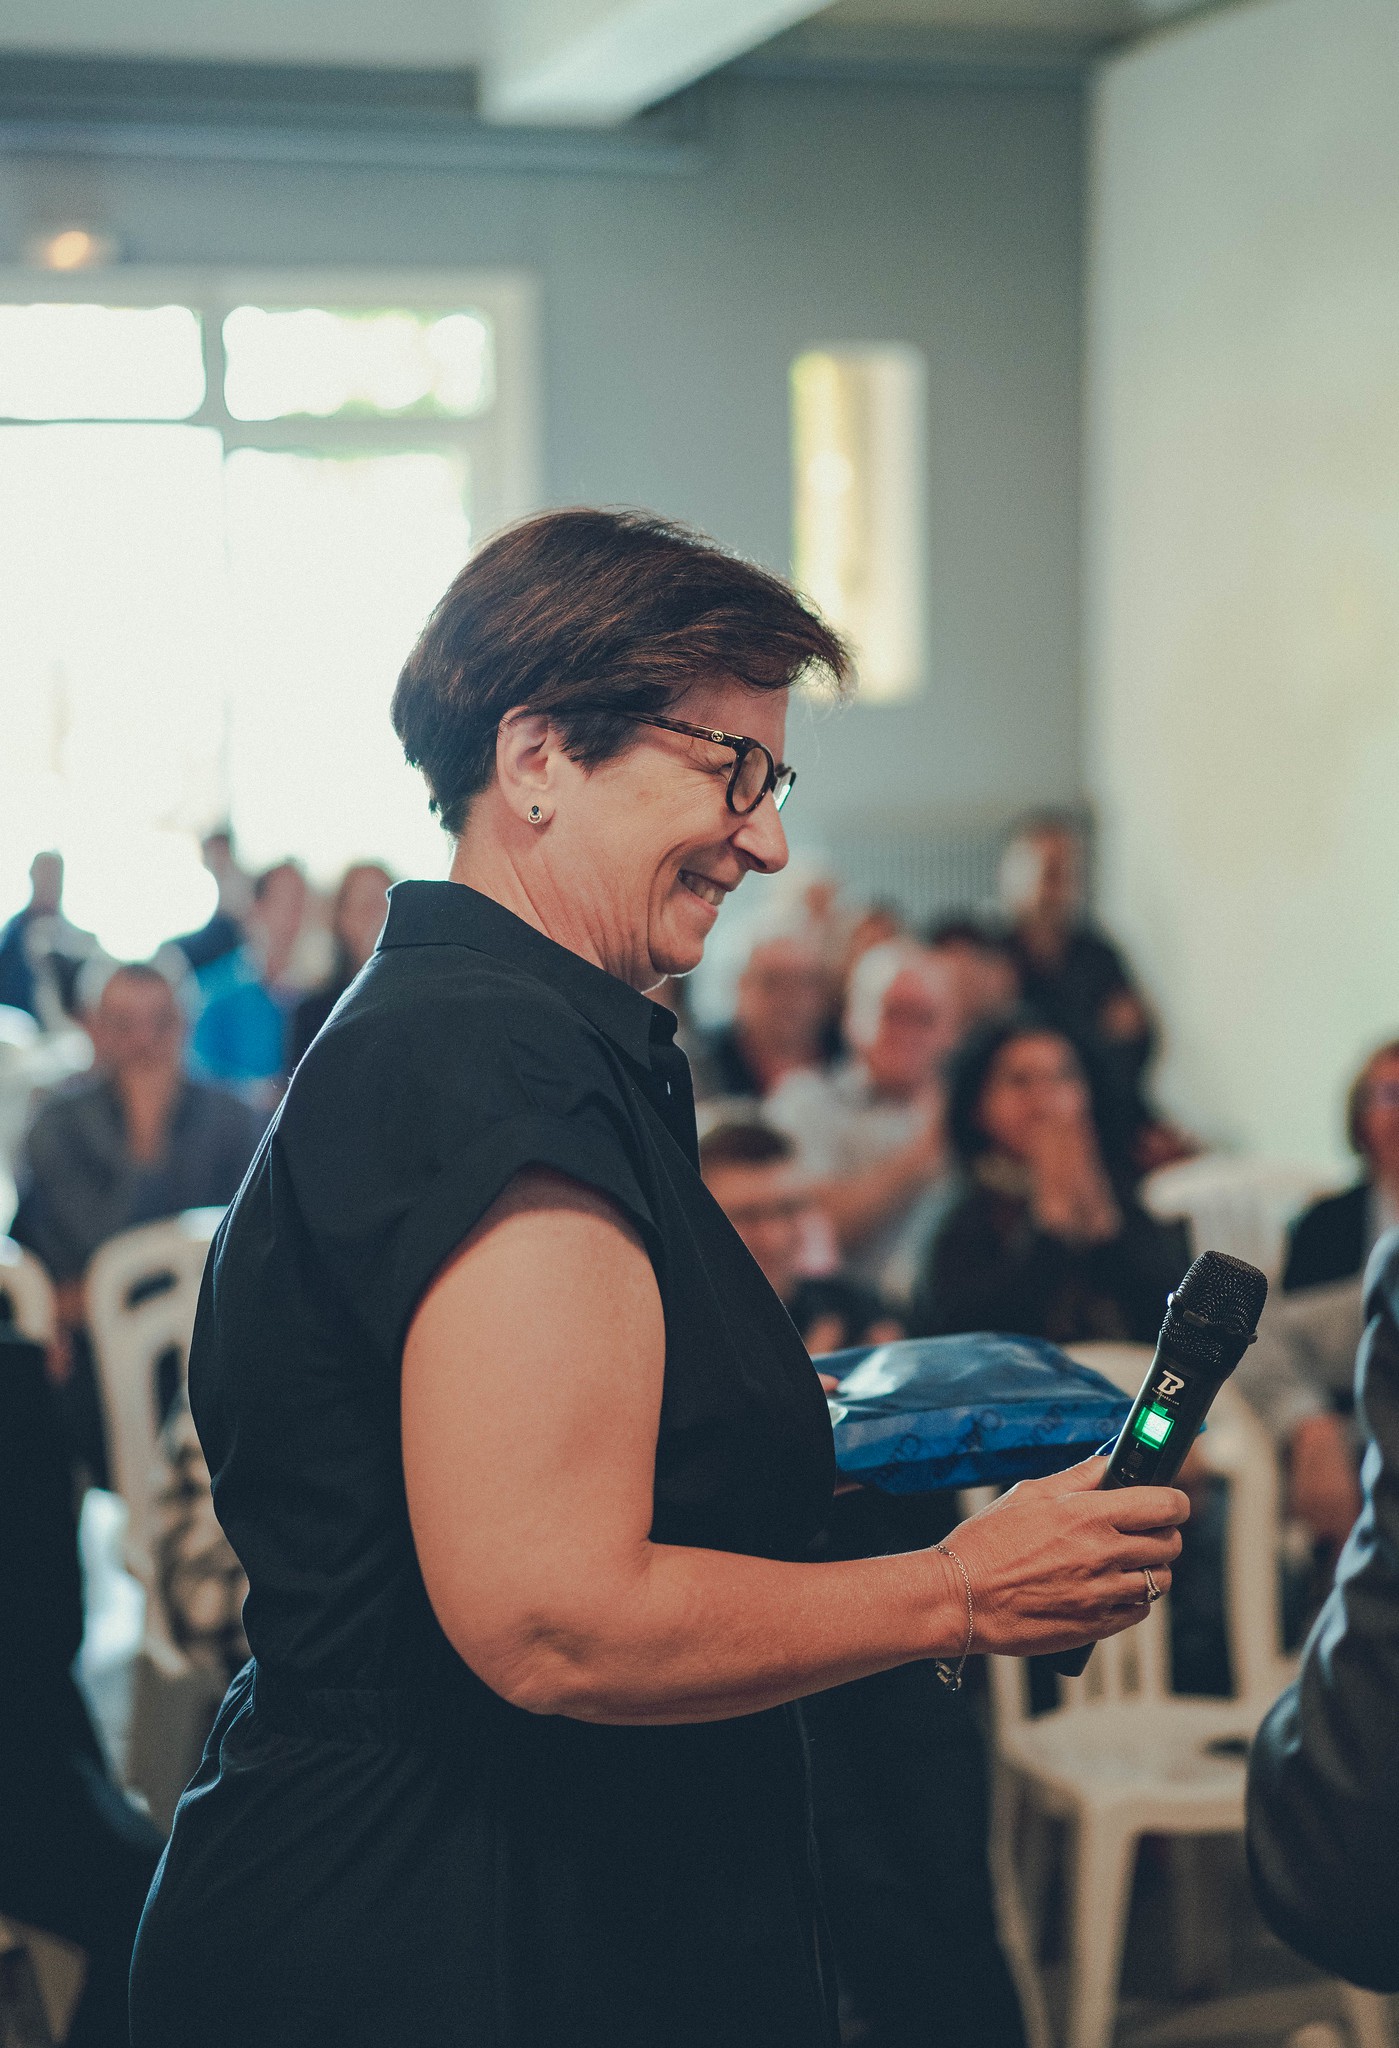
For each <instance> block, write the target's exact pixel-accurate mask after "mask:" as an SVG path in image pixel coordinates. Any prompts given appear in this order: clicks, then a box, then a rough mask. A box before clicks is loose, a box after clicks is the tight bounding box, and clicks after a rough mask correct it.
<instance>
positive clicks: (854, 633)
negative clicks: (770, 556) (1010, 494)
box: [791, 347, 927, 703]
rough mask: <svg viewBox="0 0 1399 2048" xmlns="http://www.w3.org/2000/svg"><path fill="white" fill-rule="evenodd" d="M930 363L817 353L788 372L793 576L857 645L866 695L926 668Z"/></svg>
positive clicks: (910, 682)
mask: <svg viewBox="0 0 1399 2048" xmlns="http://www.w3.org/2000/svg"><path fill="white" fill-rule="evenodd" d="M925 386H926V365H925V363H924V360H923V357H922V356H921V355H920V354H918V352H917V351H916V350H914V349H910V348H899V347H877V348H876V347H862V348H842V349H813V350H811V351H809V352H808V353H807V354H805V355H802V356H799V357H798V358H797V360H796V362H795V363H794V364H793V365H792V376H791V405H792V496H793V549H792V553H793V574H794V577H795V580H796V582H797V584H798V585H799V587H800V588H801V589H802V590H804V591H805V592H806V594H807V595H808V596H809V597H810V598H811V599H812V600H813V601H814V602H815V603H816V604H817V605H818V606H819V608H820V609H821V611H822V612H824V614H825V616H826V617H827V618H828V619H829V620H830V622H831V624H832V625H834V626H836V627H837V628H838V629H839V630H840V631H841V632H842V633H843V634H845V636H846V637H847V639H848V640H849V641H850V643H851V645H852V647H853V649H854V652H855V660H856V668H857V672H858V677H859V684H860V695H861V697H862V699H863V700H864V701H865V702H874V703H891V702H895V701H897V700H899V699H902V698H906V697H911V696H913V695H915V694H916V693H917V691H918V690H919V689H920V688H921V687H922V684H923V678H924V668H925V648H924V638H925V627H924V581H925V576H926V553H927V540H926V514H925V509H924V500H925V482H924V480H925V469H926V462H927V450H926V396H925Z"/></svg>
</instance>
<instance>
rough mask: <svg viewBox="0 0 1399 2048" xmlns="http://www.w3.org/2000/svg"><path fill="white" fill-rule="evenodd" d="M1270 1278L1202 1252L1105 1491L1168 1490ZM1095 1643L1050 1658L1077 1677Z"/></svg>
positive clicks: (1176, 1298)
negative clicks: (1128, 1487) (1148, 1487)
mask: <svg viewBox="0 0 1399 2048" xmlns="http://www.w3.org/2000/svg"><path fill="white" fill-rule="evenodd" d="M1267 1298H1268V1281H1267V1276H1266V1275H1265V1274H1263V1273H1260V1272H1259V1270H1258V1268H1257V1267H1256V1266H1250V1265H1248V1264H1247V1263H1246V1262H1245V1261H1244V1260H1243V1259H1233V1258H1230V1257H1229V1255H1228V1253H1227V1252H1201V1254H1200V1256H1199V1258H1198V1259H1196V1261H1195V1263H1194V1265H1193V1266H1192V1267H1191V1268H1190V1271H1189V1272H1188V1273H1187V1274H1186V1276H1185V1278H1184V1279H1183V1280H1182V1281H1181V1283H1180V1285H1179V1287H1177V1289H1176V1291H1175V1293H1174V1294H1172V1295H1171V1296H1170V1297H1169V1298H1168V1300H1167V1302H1166V1318H1165V1321H1164V1322H1163V1323H1162V1325H1161V1334H1160V1336H1159V1337H1158V1338H1157V1340H1156V1356H1155V1357H1154V1358H1153V1359H1152V1361H1151V1370H1150V1371H1149V1372H1148V1374H1147V1376H1146V1378H1145V1379H1144V1380H1143V1382H1142V1388H1141V1392H1140V1393H1139V1394H1138V1395H1137V1398H1136V1400H1135V1401H1134V1402H1133V1403H1132V1409H1131V1413H1130V1414H1129V1415H1128V1417H1127V1420H1126V1421H1125V1422H1124V1423H1123V1425H1122V1432H1121V1434H1120V1436H1119V1437H1118V1439H1117V1442H1116V1443H1115V1444H1114V1446H1113V1449H1112V1456H1111V1457H1110V1459H1109V1460H1108V1469H1107V1471H1106V1472H1105V1473H1104V1475H1103V1480H1102V1484H1103V1485H1104V1486H1105V1487H1114V1488H1115V1487H1119V1486H1169V1485H1170V1484H1171V1481H1172V1480H1173V1479H1174V1478H1175V1476H1176V1474H1177V1472H1179V1470H1180V1468H1181V1466H1182V1465H1183V1464H1184V1463H1185V1458H1186V1453H1187V1452H1188V1451H1189V1449H1190V1446H1191V1444H1193V1443H1194V1441H1195V1438H1196V1436H1197V1435H1198V1434H1199V1430H1200V1425H1201V1424H1202V1423H1203V1421H1204V1419H1205V1416H1206V1415H1207V1414H1208V1413H1209V1408H1210V1404H1211V1402H1212V1401H1213V1400H1214V1397H1215V1395H1216V1394H1217V1393H1218V1392H1219V1390H1220V1388H1221V1387H1222V1386H1223V1385H1224V1382H1225V1381H1226V1380H1227V1379H1228V1377H1229V1375H1230V1373H1231V1372H1232V1371H1233V1370H1234V1367H1235V1366H1236V1365H1237V1364H1238V1362H1239V1360H1240V1359H1241V1358H1242V1357H1243V1355H1244V1353H1245V1351H1247V1349H1248V1347H1249V1345H1250V1344H1252V1342H1253V1341H1254V1336H1255V1333H1256V1331H1257V1328H1258V1318H1259V1317H1260V1316H1261V1315H1262V1313H1263V1304H1264V1302H1265V1301H1266V1300H1267ZM1092 1650H1093V1645H1092V1644H1091V1643H1089V1644H1087V1645H1085V1647H1084V1648H1083V1649H1081V1650H1065V1651H1063V1652H1061V1653H1060V1654H1059V1655H1058V1656H1056V1657H1051V1658H1050V1660H1049V1661H1050V1664H1051V1665H1052V1667H1053V1669H1054V1670H1055V1671H1057V1672H1058V1673H1059V1674H1060V1676H1061V1677H1064V1678H1077V1677H1078V1676H1079V1675H1080V1673H1081V1672H1082V1671H1083V1669H1084V1667H1085V1665H1086V1664H1087V1662H1088V1659H1089V1657H1090V1656H1091V1654H1092Z"/></svg>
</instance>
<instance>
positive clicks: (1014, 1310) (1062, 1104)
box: [913, 1011, 1189, 1344]
mask: <svg viewBox="0 0 1399 2048" xmlns="http://www.w3.org/2000/svg"><path fill="white" fill-rule="evenodd" d="M947 1120H948V1132H949V1136H950V1139H951V1143H952V1146H953V1148H954V1150H955V1152H956V1155H957V1157H958V1159H959V1161H960V1163H961V1166H962V1169H963V1171H964V1173H965V1176H966V1182H967V1185H966V1187H965V1191H964V1192H963V1193H962V1194H961V1196H960V1197H959V1199H958V1200H957V1202H956V1203H955V1205H954V1206H953V1207H952V1208H951V1210H950V1211H949V1213H948V1214H947V1215H946V1217H945V1218H944V1220H943V1222H942V1225H941V1227H940V1229H939V1230H938V1233H937V1237H936V1240H935V1242H934V1243H933V1246H932V1249H931V1252H930V1254H929V1256H928V1258H927V1259H926V1261H925V1264H924V1269H923V1272H922V1276H921V1279H920V1282H919V1285H918V1289H917V1292H916V1296H915V1302H914V1311H913V1327H914V1329H915V1330H916V1331H917V1332H919V1333H920V1334H925V1335H930V1336H931V1335H938V1334H944V1333H951V1332H953V1331H958V1330H1008V1331H1016V1332H1019V1333H1022V1334H1024V1335H1025V1336H1032V1337H1048V1338H1050V1339H1052V1340H1053V1341H1054V1342H1056V1343H1060V1344H1072V1343H1075V1342H1083V1341H1086V1340H1089V1339H1093V1338H1117V1339H1128V1340H1131V1341H1133V1342H1137V1343H1142V1344H1148V1343H1154V1342H1155V1339H1156V1335H1157V1332H1158V1331H1159V1329H1160V1327H1161V1318H1162V1316H1163V1315H1164V1313H1165V1308H1166V1296H1167V1295H1168V1294H1169V1292H1170V1290H1171V1288H1172V1287H1173V1286H1174V1285H1175V1283H1176V1281H1177V1280H1178V1279H1179V1278H1180V1277H1181V1275H1182V1273H1183V1272H1184V1271H1185V1268H1186V1266H1187V1265H1188V1264H1189V1251H1188V1246H1187V1244H1186V1241H1185V1234H1184V1231H1183V1229H1182V1228H1181V1227H1180V1226H1177V1225H1169V1224H1163V1223H1158V1222H1156V1221H1154V1220H1153V1219H1152V1218H1151V1217H1150V1216H1148V1215H1147V1214H1146V1212H1145V1210H1143V1209H1142V1208H1140V1207H1139V1206H1138V1204H1137V1203H1136V1202H1135V1201H1133V1199H1132V1197H1131V1195H1130V1193H1129V1192H1128V1191H1127V1189H1126V1188H1125V1187H1124V1186H1122V1185H1121V1184H1120V1183H1116V1182H1115V1181H1114V1177H1113V1175H1112V1173H1111V1172H1110V1170H1109V1167H1108V1164H1107V1161H1106V1159H1105V1157H1104V1150H1103V1145H1102V1142H1101V1138H1100V1133H1099V1128H1098V1124H1097V1118H1096V1105H1095V1102H1094V1096H1093V1090H1092V1087H1091V1085H1090V1081H1089V1076H1088V1072H1087V1070H1086V1066H1085V1059H1084V1056H1083V1055H1082V1054H1081V1053H1080V1052H1079V1051H1078V1049H1077V1048H1076V1047H1075V1045H1074V1043H1073V1041H1072V1040H1071V1039H1070V1038H1069V1037H1068V1036H1067V1035H1066V1034H1065V1033H1064V1032H1063V1031H1062V1030H1060V1029H1059V1028H1058V1027H1057V1026H1055V1025H1052V1024H1050V1023H1049V1022H1047V1021H1046V1020H1044V1019H1041V1018H1039V1017H1037V1016H1036V1015H1035V1014H1034V1013H1032V1012H1029V1011H1024V1012H1020V1013H1019V1014H1017V1015H1014V1016H1011V1017H1008V1018H1005V1019H1002V1020H1001V1021H1000V1022H996V1023H992V1024H988V1025H984V1026H983V1027H982V1029H981V1030H980V1031H979V1032H978V1033H977V1034H976V1035H975V1036H974V1037H973V1038H971V1039H970V1040H969V1041H968V1042H967V1044H966V1045H965V1046H964V1047H963V1048H962V1050H961V1051H960V1053H959V1054H958V1057H957V1060H956V1062H955V1064H954V1067H953V1070H952V1074H951V1077H950V1087H949V1099H948V1119H947Z"/></svg>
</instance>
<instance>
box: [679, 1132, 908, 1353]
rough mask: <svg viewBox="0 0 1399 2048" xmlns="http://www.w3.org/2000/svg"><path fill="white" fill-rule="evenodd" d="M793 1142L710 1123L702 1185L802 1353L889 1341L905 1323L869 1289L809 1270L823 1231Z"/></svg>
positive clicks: (781, 1135)
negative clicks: (790, 1325)
mask: <svg viewBox="0 0 1399 2048" xmlns="http://www.w3.org/2000/svg"><path fill="white" fill-rule="evenodd" d="M796 1156H797V1148H796V1146H795V1144H794V1143H793V1142H792V1140H791V1138H789V1137H788V1136H787V1134H786V1132H785V1131H779V1130H775V1129H774V1128H773V1127H772V1125H770V1124H764V1123H724V1124H716V1125H715V1127H714V1128H713V1130H711V1131H709V1132H708V1133H707V1134H706V1135H705V1136H704V1137H703V1138H702V1139H701V1140H700V1171H701V1172H702V1173H703V1175H704V1184H705V1186H706V1187H707V1188H708V1189H709V1192H710V1193H711V1194H712V1195H713V1197H714V1199H715V1201H716V1202H717V1203H718V1204H719V1207H720V1208H721V1209H722V1210H723V1212H724V1214H725V1215H726V1216H727V1217H728V1219H729V1221H730V1223H732V1225H733V1227H734V1229H735V1230H736V1231H737V1232H738V1234H739V1236H740V1237H741V1238H742V1239H743V1242H744V1243H745V1244H746V1245H747V1247H748V1249H749V1251H750V1252H751V1253H752V1254H753V1257H754V1258H755V1259H756V1260H757V1262H758V1264H759V1265H760V1266H761V1267H762V1269H763V1277H764V1278H765V1279H766V1281H767V1282H768V1285H769V1286H770V1287H771V1288H772V1291H773V1293H774V1294H775V1295H776V1296H777V1298H778V1300H779V1301H780V1302H781V1303H782V1306H783V1307H784V1308H785V1309H786V1311H787V1313H788V1315H789V1316H790V1317H791V1318H792V1321H793V1322H794V1323H795V1324H796V1326H797V1329H798V1330H799V1331H800V1333H801V1337H802V1341H803V1343H804V1344H805V1345H806V1348H807V1350H808V1351H810V1352H811V1353H812V1354H813V1355H816V1354H818V1353H820V1352H824V1351H842V1350H844V1349H846V1347H847V1346H849V1345H852V1344H887V1343H888V1342H889V1341H890V1340H891V1339H892V1338H895V1337H902V1336H903V1334H904V1327H903V1324H902V1322H901V1321H900V1320H899V1318H898V1317H897V1315H895V1314H894V1312H893V1311H892V1309H891V1308H890V1307H889V1305H888V1303H887V1302H885V1301H884V1300H882V1299H881V1297H880V1296H879V1295H878V1294H877V1293H876V1292H875V1290H874V1289H873V1288H872V1287H868V1286H866V1285H865V1284H864V1283H863V1282H861V1281H859V1280H855V1279H852V1278H851V1277H850V1275H849V1274H846V1273H840V1272H834V1273H822V1274H820V1275H819V1276H817V1275H813V1274H812V1273H811V1272H810V1271H809V1270H808V1267H809V1265H810V1263H811V1262H812V1259H813V1255H815V1257H816V1258H817V1260H818V1261H820V1262H821V1263H824V1260H821V1257H820V1255H821V1252H822V1251H824V1250H825V1249H826V1247H827V1244H828V1240H829V1234H830V1233H829V1231H828V1229H827V1228H826V1226H825V1223H824V1219H823V1218H822V1216H821V1214H820V1210H819V1208H818V1206H817V1203H816V1201H815V1199H814V1197H813V1194H812V1191H811V1189H810V1187H809V1185H808V1183H807V1182H806V1181H805V1180H804V1179H803V1178H802V1176H801V1175H800V1174H799V1173H798V1172H797V1168H796Z"/></svg>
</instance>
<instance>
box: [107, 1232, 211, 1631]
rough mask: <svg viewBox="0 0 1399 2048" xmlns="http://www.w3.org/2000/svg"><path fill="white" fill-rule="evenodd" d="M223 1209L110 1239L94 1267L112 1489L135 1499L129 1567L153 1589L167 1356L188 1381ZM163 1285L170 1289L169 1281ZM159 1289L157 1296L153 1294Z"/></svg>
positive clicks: (130, 1507)
mask: <svg viewBox="0 0 1399 2048" xmlns="http://www.w3.org/2000/svg"><path fill="white" fill-rule="evenodd" d="M222 1215H223V1211H222V1210H221V1209H187V1210H186V1211H185V1213H184V1214H183V1215H182V1216H172V1217H170V1218H169V1219H168V1220H167V1221H165V1222H161V1223H146V1224H142V1225H141V1226H140V1227H139V1228H137V1229H135V1230H124V1231H122V1232H121V1233H120V1235H118V1236H117V1237H113V1238H109V1239H108V1241H107V1243H106V1244H104V1245H103V1246H102V1247H101V1248H100V1250H99V1251H97V1252H96V1253H95V1254H94V1255H93V1258H92V1262H91V1264H90V1265H89V1266H88V1269H87V1279H86V1290H87V1314H88V1328H89V1331H90V1333H91V1336H92V1348H93V1353H94V1356H95V1358H96V1363H97V1378H98V1386H99V1390H100V1392H101V1396H102V1408H103V1420H104V1422H105V1425H106V1432H107V1463H108V1467H109V1470H110V1473H111V1478H112V1488H113V1491H114V1492H116V1493H119V1494H120V1495H121V1497H122V1499H123V1500H124V1501H125V1502H126V1508H127V1526H126V1555H127V1563H128V1566H129V1568H130V1570H131V1571H133V1572H134V1573H135V1575H136V1577H137V1578H138V1579H140V1581H141V1583H142V1584H143V1585H144V1586H145V1587H146V1589H147V1592H148V1593H149V1591H150V1588H151V1516H152V1510H153V1507H154V1499H153V1494H152V1485H153V1479H154V1474H155V1472H156V1470H157V1466H158V1451H159V1440H160V1423H161V1417H160V1414H159V1412H158V1408H157V1375H158V1370H159V1365H160V1360H161V1359H162V1358H163V1357H164V1356H165V1355H166V1354H167V1353H168V1352H170V1351H172V1350H173V1351H174V1352H175V1353H176V1354H177V1355H178V1358H179V1370H180V1373H181V1374H182V1375H183V1373H184V1370H185V1366H186V1362H187V1360H188V1357H189V1343H190V1338H191V1336H192V1334H193V1331H194V1314H195V1309H196V1308H197V1306H198V1302H199V1283H200V1280H201V1279H202V1277H203V1272H204V1261H205V1258H206V1256H207V1254H208V1250H209V1242H210V1239H211V1238H212V1237H213V1234H214V1232H215V1230H216V1229H217V1228H218V1224H219V1219H220V1218H221V1216H222ZM162 1283H164V1284H163V1285H162ZM157 1286H159V1287H160V1288H161V1291H160V1292H158V1293H148V1292H147V1291H146V1290H147V1289H150V1288H152V1287H157Z"/></svg>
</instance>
